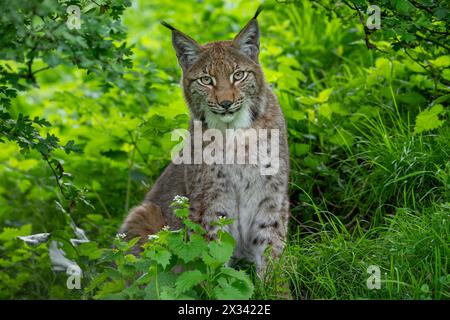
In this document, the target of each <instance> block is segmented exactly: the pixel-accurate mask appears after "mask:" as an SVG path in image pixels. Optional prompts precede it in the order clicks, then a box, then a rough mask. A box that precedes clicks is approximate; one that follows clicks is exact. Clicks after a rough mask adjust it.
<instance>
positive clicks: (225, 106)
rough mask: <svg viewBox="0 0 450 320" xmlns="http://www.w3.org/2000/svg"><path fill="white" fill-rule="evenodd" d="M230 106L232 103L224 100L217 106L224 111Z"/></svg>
mask: <svg viewBox="0 0 450 320" xmlns="http://www.w3.org/2000/svg"><path fill="white" fill-rule="evenodd" d="M232 104H233V102H231V101H230V100H224V101H222V102H219V105H220V106H221V107H223V108H225V109H228V108H229V107H230V106H231V105H232Z"/></svg>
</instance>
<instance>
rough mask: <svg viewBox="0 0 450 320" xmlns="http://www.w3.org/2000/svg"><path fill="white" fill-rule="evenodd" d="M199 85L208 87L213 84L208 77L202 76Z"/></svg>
mask: <svg viewBox="0 0 450 320" xmlns="http://www.w3.org/2000/svg"><path fill="white" fill-rule="evenodd" d="M200 82H201V84H204V85H205V86H210V85H212V83H213V80H212V78H211V77H210V76H203V77H201V78H200Z"/></svg>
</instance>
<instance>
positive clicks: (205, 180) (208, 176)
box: [120, 10, 290, 274]
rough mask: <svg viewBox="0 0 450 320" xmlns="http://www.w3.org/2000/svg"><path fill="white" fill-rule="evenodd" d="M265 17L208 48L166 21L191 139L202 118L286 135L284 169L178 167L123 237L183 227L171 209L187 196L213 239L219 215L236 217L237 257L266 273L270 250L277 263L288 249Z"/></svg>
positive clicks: (281, 127)
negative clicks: (265, 67) (266, 65)
mask: <svg viewBox="0 0 450 320" xmlns="http://www.w3.org/2000/svg"><path fill="white" fill-rule="evenodd" d="M259 12H260V10H258V12H257V13H256V14H255V16H254V17H253V19H251V20H250V21H249V22H248V23H247V25H246V26H245V27H244V28H243V29H242V30H241V31H240V32H239V34H238V35H237V36H236V37H235V38H234V39H233V40H230V41H217V42H211V43H208V44H205V45H200V44H198V43H197V42H196V41H195V40H193V39H192V38H190V37H189V36H187V35H185V34H184V33H182V32H180V31H179V30H177V29H175V28H174V27H172V26H170V25H168V24H167V23H163V24H164V25H165V26H166V27H168V28H169V29H171V30H172V42H173V47H174V48H175V51H176V55H177V57H178V61H179V64H180V66H181V68H182V71H183V79H182V86H183V92H184V97H185V100H186V102H187V104H188V106H189V110H190V114H191V121H190V132H191V136H195V135H194V134H193V128H194V121H200V122H201V126H202V127H203V130H207V129H217V130H220V131H222V132H224V131H225V130H227V129H242V131H241V133H242V132H244V133H245V132H246V131H248V130H260V129H267V130H268V131H269V135H270V131H271V130H278V132H279V135H277V137H279V142H278V145H277V147H278V146H279V148H278V150H279V158H278V159H277V161H278V168H277V169H278V170H277V171H276V172H275V173H274V174H271V175H262V174H261V171H260V169H261V166H263V165H264V166H265V167H266V168H267V167H269V166H270V164H261V163H259V164H257V165H255V164H248V163H246V164H205V163H201V164H178V165H177V164H174V163H171V164H169V165H168V167H167V168H166V169H165V171H164V172H163V173H162V175H161V176H160V177H159V179H158V180H157V181H156V183H155V185H154V186H153V188H152V190H151V191H150V192H149V193H148V194H147V196H146V198H145V200H144V201H143V203H142V204H141V205H139V206H137V207H135V208H134V209H132V210H131V212H130V213H129V215H128V217H127V218H126V220H125V222H124V224H123V226H122V228H121V231H120V232H123V233H125V234H126V235H127V237H128V238H133V237H136V236H140V237H142V241H145V239H147V236H148V235H149V234H152V233H155V232H157V231H158V230H159V229H161V228H162V227H163V226H164V225H168V226H170V227H171V228H179V226H180V221H178V219H177V218H176V217H175V216H174V215H173V212H172V209H171V208H170V206H169V205H170V203H171V202H172V200H173V199H174V197H175V195H183V196H186V197H188V198H189V200H190V204H191V207H190V214H191V218H192V219H193V220H194V221H197V222H199V223H201V224H202V225H203V226H204V228H205V229H206V230H207V231H208V236H209V237H214V234H215V232H216V228H215V227H214V226H213V224H212V222H213V221H214V220H216V219H218V217H220V216H226V217H228V218H233V219H234V222H233V223H232V224H230V225H228V226H227V227H228V229H227V231H228V232H230V233H231V234H232V235H233V237H234V238H235V240H236V242H237V246H236V249H235V252H234V255H233V257H234V258H235V259H240V258H243V259H246V260H248V261H250V262H253V263H255V264H256V267H257V270H258V273H260V274H261V273H263V272H264V270H265V261H264V256H263V252H264V250H265V249H266V248H267V246H270V247H271V249H272V250H271V252H272V255H273V256H274V257H275V258H276V257H279V255H280V254H281V252H282V250H283V246H284V241H285V238H286V232H287V225H288V220H289V215H290V214H289V200H288V194H287V190H288V178H289V149H288V144H287V133H286V124H285V120H284V117H283V114H282V112H281V109H280V106H279V104H278V101H277V98H276V96H275V95H274V94H273V92H272V91H271V89H270V88H269V86H268V85H267V83H266V82H265V80H264V76H263V72H262V69H261V66H260V64H259V58H258V57H259V37H260V30H259V26H258V22H257V16H258V14H259ZM194 139H196V138H193V140H194ZM194 143H195V142H194ZM260 143H261V142H260V141H259V140H258V145H259V144H260ZM248 144H249V143H247V145H246V149H245V150H246V151H248V147H249V145H248ZM201 145H203V146H204V142H203V141H202V142H201ZM227 151H228V152H230V150H224V153H225V152H227ZM231 152H235V151H234V150H233V151H231Z"/></svg>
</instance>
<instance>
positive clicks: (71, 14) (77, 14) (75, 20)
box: [66, 5, 81, 30]
mask: <svg viewBox="0 0 450 320" xmlns="http://www.w3.org/2000/svg"><path fill="white" fill-rule="evenodd" d="M66 12H67V15H68V16H67V21H66V25H67V28H69V29H70V30H73V29H81V10H80V7H79V6H76V5H70V6H68V7H67V11H66Z"/></svg>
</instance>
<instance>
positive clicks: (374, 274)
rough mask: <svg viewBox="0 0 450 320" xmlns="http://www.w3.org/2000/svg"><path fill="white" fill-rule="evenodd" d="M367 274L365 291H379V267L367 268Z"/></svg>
mask: <svg viewBox="0 0 450 320" xmlns="http://www.w3.org/2000/svg"><path fill="white" fill-rule="evenodd" d="M367 273H368V274H370V276H369V278H367V289H369V290H374V289H377V290H379V289H381V271H380V267H379V266H374V265H371V266H369V267H368V268H367Z"/></svg>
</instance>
